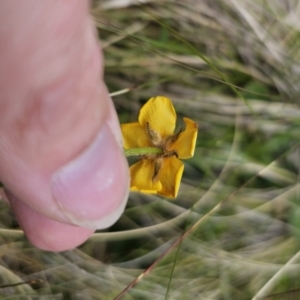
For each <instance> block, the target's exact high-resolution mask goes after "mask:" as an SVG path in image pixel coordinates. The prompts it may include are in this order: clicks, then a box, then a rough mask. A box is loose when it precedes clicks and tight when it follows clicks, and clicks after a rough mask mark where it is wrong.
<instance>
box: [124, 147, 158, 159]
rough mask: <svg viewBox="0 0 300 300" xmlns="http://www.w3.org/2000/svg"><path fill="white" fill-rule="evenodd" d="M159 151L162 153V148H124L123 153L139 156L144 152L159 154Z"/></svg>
mask: <svg viewBox="0 0 300 300" xmlns="http://www.w3.org/2000/svg"><path fill="white" fill-rule="evenodd" d="M161 153H162V149H161V148H156V147H148V148H132V149H124V154H125V156H126V157H128V156H139V155H145V154H161Z"/></svg>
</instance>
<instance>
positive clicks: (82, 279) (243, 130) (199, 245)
mask: <svg viewBox="0 0 300 300" xmlns="http://www.w3.org/2000/svg"><path fill="white" fill-rule="evenodd" d="M144 2H145V3H142V4H138V3H137V2H135V1H128V2H127V1H126V2H125V1H114V0H110V1H108V0H107V1H94V7H93V9H92V14H93V17H94V19H95V23H96V26H97V28H98V30H99V34H100V36H101V43H102V45H103V48H104V54H105V59H106V65H105V81H106V83H107V85H108V88H109V90H110V92H112V93H114V92H117V95H115V96H114V97H113V100H114V103H115V106H116V109H117V111H118V114H119V119H120V121H121V123H124V122H131V121H135V120H136V117H137V115H138V111H139V109H140V107H141V106H142V105H143V103H145V102H146V101H147V100H148V99H149V98H151V97H152V96H155V95H164V96H167V97H169V98H170V99H172V101H173V104H174V106H175V108H176V111H177V113H178V116H179V117H180V118H181V117H183V116H187V117H189V118H191V119H193V120H195V121H196V122H197V123H198V125H199V135H198V141H197V148H196V152H195V156H194V157H193V158H192V159H190V160H188V161H185V172H184V176H183V181H182V184H181V188H180V192H179V196H178V197H177V199H176V200H175V201H168V200H166V199H164V198H161V197H158V196H154V195H144V194H138V193H132V194H131V195H130V198H129V201H128V205H127V208H126V211H125V213H124V215H123V216H122V217H121V218H120V220H119V221H118V222H117V223H116V224H115V225H114V226H112V228H110V229H108V230H107V231H102V232H98V233H96V234H94V235H93V236H92V237H91V238H90V240H89V241H87V242H86V243H85V244H84V245H82V246H81V247H79V248H78V249H75V250H73V251H67V252H64V253H59V254H56V253H46V252H43V251H39V250H37V249H35V248H33V247H32V246H31V245H30V244H29V243H28V242H27V241H26V239H25V238H24V236H23V234H22V232H21V231H19V230H18V227H17V224H16V223H15V221H14V219H13V218H12V217H10V216H9V214H8V211H9V208H8V207H7V206H6V205H5V204H3V203H2V204H1V210H0V216H1V217H0V220H1V228H2V229H0V237H1V240H2V242H1V264H0V272H1V275H2V276H0V284H2V285H5V284H9V283H10V284H14V283H16V282H21V281H28V280H31V279H39V280H41V281H42V282H41V281H40V282H37V283H35V284H31V285H19V286H10V287H5V288H2V289H1V290H0V294H1V297H2V298H3V299H23V297H24V299H124V300H126V299H145V300H146V299H158V300H160V299H164V300H165V299H176V300H177V299H178V300H181V299H182V300H183V299H184V300H186V299H205V300H208V299H224V300H231V299H234V300H236V299H237V300H244V299H245V300H247V299H255V300H258V299H300V284H299V282H300V280H299V279H300V271H299V266H298V263H299V262H300V257H299V256H300V252H299V249H300V240H299V238H300V221H299V220H300V202H299V196H298V195H299V191H300V190H299V179H298V177H299V175H298V174H299V171H298V170H299V167H300V160H299V153H300V152H299V151H300V148H299V124H300V109H299V106H298V103H299V99H298V96H299V89H300V84H299V83H300V80H299V78H300V77H299V73H300V63H299V53H300V51H299V44H300V43H299V42H300V31H299V25H298V19H299V17H297V16H298V14H297V11H299V5H298V4H297V3H296V2H295V3H293V2H292V1H288V0H283V1H263V0H256V1H248V0H240V1H237V0H231V1H223V0H216V1H208V0H206V1H205V0H204V1H196V0H188V1H184V2H180V1H175V0H174V1H171V0H170V1H144ZM146 2H147V3H146ZM118 92H119V93H118ZM5 228H9V229H5ZM29 283H31V282H29Z"/></svg>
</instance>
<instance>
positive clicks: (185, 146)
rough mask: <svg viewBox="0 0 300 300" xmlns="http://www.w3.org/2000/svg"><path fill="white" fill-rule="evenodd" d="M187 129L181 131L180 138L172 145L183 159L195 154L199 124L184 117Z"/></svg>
mask: <svg viewBox="0 0 300 300" xmlns="http://www.w3.org/2000/svg"><path fill="white" fill-rule="evenodd" d="M183 120H184V122H185V125H186V127H185V130H184V131H183V132H181V133H180V135H179V137H178V139H177V140H176V141H175V142H174V144H173V145H172V146H171V148H172V150H175V151H176V152H177V154H178V157H179V158H181V159H186V158H190V157H192V156H193V155H194V152H195V146H196V141H197V133H198V125H197V123H195V122H194V121H192V120H191V119H188V118H183Z"/></svg>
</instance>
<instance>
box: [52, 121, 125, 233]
mask: <svg viewBox="0 0 300 300" xmlns="http://www.w3.org/2000/svg"><path fill="white" fill-rule="evenodd" d="M51 186H52V193H53V196H54V198H55V200H56V202H57V204H58V206H59V207H60V209H61V211H62V213H63V214H64V215H65V216H66V217H67V218H68V220H69V221H70V222H71V224H74V225H78V226H82V227H86V228H93V229H102V228H107V227H109V226H111V225H112V224H113V223H115V222H116V221H117V220H118V218H119V217H120V216H121V214H122V213H123V211H124V208H125V205H126V202H127V197H128V189H129V168H128V164H127V161H126V159H125V157H124V155H123V150H122V149H121V148H120V146H119V145H118V142H117V141H116V138H115V135H114V134H113V133H112V132H111V129H110V126H109V125H107V124H106V125H104V126H103V127H102V129H101V132H100V133H99V134H98V136H97V137H96V139H95V140H94V142H93V143H92V144H91V145H90V146H89V147H88V148H87V149H86V150H85V151H84V152H83V153H81V154H80V155H79V156H78V157H77V158H76V159H74V160H73V161H71V162H69V163H68V164H67V165H65V166H63V167H62V168H60V169H59V170H58V171H57V172H56V173H54V174H53V175H52V178H51Z"/></svg>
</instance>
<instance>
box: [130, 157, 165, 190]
mask: <svg viewBox="0 0 300 300" xmlns="http://www.w3.org/2000/svg"><path fill="white" fill-rule="evenodd" d="M153 174H154V163H153V161H151V160H141V161H139V162H137V163H135V164H134V165H132V166H131V167H130V175H131V183H130V190H132V191H140V192H144V193H149V194H156V193H157V192H158V191H159V190H161V188H162V185H161V183H160V181H156V182H153V181H152V177H153Z"/></svg>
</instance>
